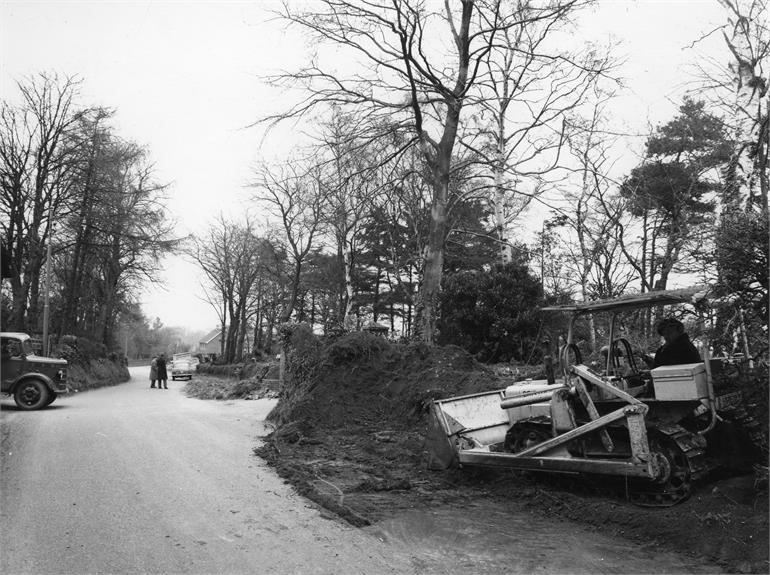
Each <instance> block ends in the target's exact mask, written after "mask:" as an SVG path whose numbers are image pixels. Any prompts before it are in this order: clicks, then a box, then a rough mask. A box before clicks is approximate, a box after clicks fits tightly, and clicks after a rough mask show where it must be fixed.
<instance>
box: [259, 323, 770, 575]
mask: <svg viewBox="0 0 770 575" xmlns="http://www.w3.org/2000/svg"><path fill="white" fill-rule="evenodd" d="M289 337H290V345H289V349H290V352H289V354H288V357H287V368H288V369H287V381H286V384H285V387H284V388H283V389H282V390H281V393H280V399H279V402H278V404H277V405H276V408H275V409H274V410H273V412H272V413H271V414H270V416H269V420H270V421H271V422H272V423H273V424H274V426H275V429H274V431H273V433H272V434H271V435H270V436H268V438H267V439H266V441H265V443H264V445H263V446H261V447H260V448H258V449H257V450H256V452H257V454H258V455H260V456H261V457H263V458H264V459H265V460H266V461H267V462H268V463H269V464H270V465H272V466H274V467H275V468H276V470H277V471H278V473H279V474H280V475H281V476H282V477H284V478H285V479H286V480H288V481H289V482H290V483H291V484H292V485H294V487H295V488H296V489H297V490H298V491H299V492H300V493H302V494H303V495H305V496H306V497H308V498H310V499H312V500H314V501H316V502H317V503H319V504H321V505H323V506H324V507H326V508H327V509H330V510H332V511H334V512H336V513H337V514H338V515H340V516H341V517H343V518H345V519H346V520H347V521H349V522H350V523H352V524H354V525H358V526H364V525H369V524H372V523H375V522H378V521H382V520H386V519H387V518H388V517H392V516H393V514H395V513H398V512H402V511H404V510H407V509H421V508H422V509H427V508H433V509H435V508H436V507H437V506H440V505H443V504H447V505H451V506H454V507H462V506H463V505H465V504H468V503H470V502H473V501H478V500H480V499H484V500H485V501H489V502H493V503H494V505H495V506H496V508H498V509H500V510H504V511H506V512H508V513H531V514H534V515H537V516H542V517H551V518H555V519H556V518H558V519H560V520H567V521H574V522H579V523H581V524H583V525H588V526H590V527H591V528H592V529H595V530H596V531H597V532H602V533H606V534H609V535H612V536H614V537H620V538H623V539H626V540H630V541H633V542H636V543H639V544H642V545H644V546H646V547H649V548H650V549H651V553H655V552H656V551H655V550H656V549H658V550H661V551H663V550H672V551H677V552H680V553H687V554H690V555H692V556H694V557H695V556H697V557H702V558H705V559H708V560H710V561H713V562H715V563H717V564H719V565H720V566H721V567H722V568H724V569H725V570H726V571H731V572H759V573H765V572H767V571H768V568H769V567H770V565H769V564H768V543H767V542H768V497H767V488H766V483H764V482H759V483H757V482H756V477H755V476H754V475H746V476H742V477H729V478H723V479H721V480H716V479H715V478H713V477H712V478H710V479H709V481H708V482H707V483H705V484H702V485H699V486H697V488H696V491H695V493H694V494H693V496H692V497H691V498H690V499H689V500H687V501H685V502H684V503H681V504H679V505H677V506H675V507H672V508H654V509H652V508H641V507H638V506H635V505H633V504H631V503H630V502H628V501H627V500H626V498H625V494H624V492H623V488H622V486H618V485H612V484H611V483H605V482H601V483H599V482H597V481H596V480H594V479H589V478H577V479H576V478H566V479H565V478H560V477H558V476H542V475H537V474H532V473H513V472H506V471H485V470H482V471H473V470H468V469H465V470H448V471H442V472H436V471H429V470H428V469H427V468H426V465H425V461H426V457H425V456H426V452H425V445H424V439H425V432H426V428H427V418H426V413H427V406H428V404H429V402H430V400H431V399H434V398H442V397H451V396H454V395H461V394H467V393H474V392H478V391H484V390H488V389H499V388H501V387H505V385H507V384H508V383H510V380H505V379H503V378H501V377H499V376H498V375H496V374H495V373H494V372H493V371H492V370H490V369H488V368H486V367H484V366H482V365H480V364H478V363H477V362H475V361H474V360H473V358H472V357H470V356H469V355H468V354H466V353H465V352H464V351H463V350H462V349H460V348H456V347H447V348H433V349H429V348H426V347H424V346H420V345H410V346H400V345H394V344H391V343H389V342H387V341H385V340H383V339H380V338H377V337H375V336H371V335H369V334H364V333H354V334H348V335H346V336H343V337H341V338H339V339H337V340H336V341H334V342H332V343H330V344H323V343H322V342H321V341H320V340H319V339H317V338H315V337H314V336H312V334H310V333H309V332H307V331H306V330H303V329H302V328H301V327H300V328H298V329H296V330H295V331H294V332H293V333H292V334H290V336H289ZM501 527H504V526H501Z"/></svg>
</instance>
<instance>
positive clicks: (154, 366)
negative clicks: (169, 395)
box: [150, 356, 160, 389]
mask: <svg viewBox="0 0 770 575" xmlns="http://www.w3.org/2000/svg"><path fill="white" fill-rule="evenodd" d="M156 379H158V357H157V356H153V358H152V361H151V362H150V388H151V389H155V380H156ZM158 387H160V382H158Z"/></svg>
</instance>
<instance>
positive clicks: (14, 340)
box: [0, 332, 68, 411]
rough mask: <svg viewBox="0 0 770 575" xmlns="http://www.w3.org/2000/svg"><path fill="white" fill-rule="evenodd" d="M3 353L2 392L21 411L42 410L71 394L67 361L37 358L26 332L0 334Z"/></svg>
mask: <svg viewBox="0 0 770 575" xmlns="http://www.w3.org/2000/svg"><path fill="white" fill-rule="evenodd" d="M0 351H1V352H2V359H1V360H0V379H1V380H2V387H1V388H0V391H2V393H7V394H10V395H12V396H13V399H14V401H15V402H16V405H18V406H19V409H23V410H25V411H31V410H33V409H41V408H43V407H45V406H47V405H50V404H51V403H53V401H54V400H55V399H56V397H57V396H58V394H60V393H66V392H67V391H68V389H67V360H66V359H58V358H53V357H43V356H40V355H37V354H36V353H35V350H34V348H33V347H32V338H31V337H30V336H29V335H27V334H26V333H18V332H2V333H0Z"/></svg>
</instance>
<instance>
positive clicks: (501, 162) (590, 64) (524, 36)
mask: <svg viewBox="0 0 770 575" xmlns="http://www.w3.org/2000/svg"><path fill="white" fill-rule="evenodd" d="M534 6H535V4H534V3H533V2H529V1H523V2H518V3H516V5H515V6H514V7H513V8H512V10H513V13H514V14H515V16H516V18H517V20H519V21H521V22H527V21H528V18H529V16H530V15H531V12H532V10H533V7H534ZM577 7H579V6H577V5H576V6H575V7H573V10H574V9H576V8H577ZM569 16H570V11H566V12H559V13H555V14H554V15H553V16H552V17H550V18H544V19H540V20H538V21H535V22H529V23H527V25H521V26H516V27H514V28H506V29H504V30H501V32H500V33H499V34H498V36H497V41H496V42H495V43H494V45H493V46H492V49H491V50H489V52H488V53H487V55H486V58H485V60H484V63H483V67H482V70H483V72H484V73H483V74H482V75H481V76H480V79H479V82H478V84H479V90H478V91H477V93H476V94H477V95H476V94H474V96H473V97H472V101H471V102H469V104H471V103H472V104H473V105H474V111H475V110H476V109H478V110H479V111H478V112H477V113H475V114H474V115H473V118H474V120H475V121H474V122H472V123H471V124H470V126H469V128H468V129H467V130H466V134H465V137H464V138H463V139H461V143H462V144H463V145H465V146H467V147H468V148H470V149H472V150H473V151H474V153H475V154H476V157H477V159H476V161H478V162H481V171H480V174H479V175H480V176H482V177H484V178H486V179H485V186H486V187H487V192H488V193H487V198H488V202H489V204H490V205H491V208H492V210H493V212H494V223H495V232H496V235H497V238H498V240H499V246H500V259H501V263H503V264H505V263H508V262H510V261H511V249H512V246H513V243H515V242H514V241H513V239H512V238H510V237H509V234H510V226H511V224H512V223H513V222H514V220H516V218H518V217H519V216H520V215H521V213H522V212H523V211H524V210H525V209H526V208H527V207H528V206H529V204H530V202H531V201H532V199H533V198H535V197H538V196H540V195H541V194H542V193H544V191H545V190H546V189H548V187H549V186H548V185H546V184H545V182H543V181H542V180H543V179H547V180H550V181H553V180H554V179H555V178H557V177H559V176H558V174H559V173H563V171H562V170H559V168H560V167H564V164H563V163H562V161H561V158H562V154H561V151H562V147H563V144H564V142H565V140H566V137H567V136H568V132H569V129H570V126H569V123H568V118H569V116H570V112H572V111H573V110H575V109H576V108H577V107H578V106H580V105H581V104H582V103H583V102H584V101H585V100H586V99H588V98H590V97H591V95H592V94H593V91H594V90H593V88H594V87H595V86H596V85H597V82H598V81H599V80H600V79H602V78H604V77H606V76H607V75H608V74H609V73H610V72H611V71H612V69H613V67H614V65H615V64H614V62H613V60H612V58H611V57H610V55H609V54H610V50H609V48H607V49H605V50H603V51H602V52H601V53H599V51H598V50H597V49H595V48H592V47H587V48H584V49H581V51H580V52H577V51H576V52H570V51H567V50H565V49H564V48H563V43H564V37H565V36H566V35H568V34H569V26H570V24H572V22H571V21H570V19H569ZM473 124H478V125H473ZM468 134H470V135H472V136H474V137H473V138H472V139H471V138H468Z"/></svg>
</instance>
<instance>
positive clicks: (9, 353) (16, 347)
mask: <svg viewBox="0 0 770 575" xmlns="http://www.w3.org/2000/svg"><path fill="white" fill-rule="evenodd" d="M2 345H3V357H18V356H20V355H22V353H23V354H24V355H32V354H33V353H34V351H33V349H32V344H31V341H30V340H29V339H24V340H21V339H16V338H5V337H4V338H3V344H2Z"/></svg>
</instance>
